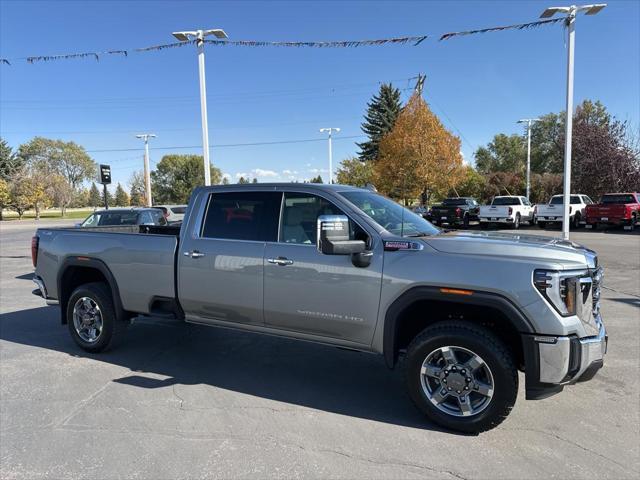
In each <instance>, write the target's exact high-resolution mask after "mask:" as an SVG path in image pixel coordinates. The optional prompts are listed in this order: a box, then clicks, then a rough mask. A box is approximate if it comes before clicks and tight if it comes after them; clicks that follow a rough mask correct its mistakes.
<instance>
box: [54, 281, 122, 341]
mask: <svg viewBox="0 0 640 480" xmlns="http://www.w3.org/2000/svg"><path fill="white" fill-rule="evenodd" d="M66 314H67V325H68V327H69V333H70V334H71V338H73V341H74V342H76V344H77V345H78V346H79V347H80V348H82V349H83V350H85V351H87V352H91V353H96V352H102V351H104V350H107V349H108V348H111V347H113V346H114V345H115V344H116V342H117V341H118V340H119V339H120V338H121V337H122V335H123V334H124V331H125V330H126V326H127V323H126V322H124V321H119V320H118V319H117V317H116V314H115V308H114V306H113V299H112V298H111V291H110V290H109V288H108V287H107V285H105V284H104V283H100V282H93V283H87V284H84V285H80V286H79V287H78V288H76V289H75V290H74V291H73V293H72V294H71V297H70V298H69V302H68V303H67V311H66Z"/></svg>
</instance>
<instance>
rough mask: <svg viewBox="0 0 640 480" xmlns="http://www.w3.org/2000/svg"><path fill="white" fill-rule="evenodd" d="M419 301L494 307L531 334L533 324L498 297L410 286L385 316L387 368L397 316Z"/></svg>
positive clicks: (392, 355)
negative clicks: (457, 293)
mask: <svg viewBox="0 0 640 480" xmlns="http://www.w3.org/2000/svg"><path fill="white" fill-rule="evenodd" d="M420 300H436V301H441V302H447V303H452V304H463V305H476V306H481V307H491V308H495V309H496V310H498V311H500V312H501V313H502V314H503V315H504V316H505V317H506V318H507V319H508V320H509V322H511V324H512V325H513V326H514V327H515V329H516V330H517V331H518V332H520V333H521V334H523V333H524V334H526V333H535V330H534V328H533V325H532V324H531V322H530V321H529V320H528V319H527V317H526V316H525V315H524V314H523V313H522V311H521V310H520V309H519V308H518V307H516V305H514V304H513V302H511V301H510V300H509V299H507V298H506V297H504V296H502V295H499V294H496V293H489V292H481V291H476V290H474V291H473V295H451V294H447V293H442V292H441V291H440V287H413V288H411V289H409V290H407V291H406V292H404V293H403V294H402V295H400V296H399V297H398V298H397V299H396V300H394V301H393V303H392V304H391V305H390V306H389V308H388V309H387V311H386V313H385V317H384V338H383V353H384V359H385V363H386V364H387V366H388V367H389V368H393V367H394V366H395V364H396V362H397V360H398V349H397V333H398V328H399V326H400V325H399V322H398V319H399V318H400V314H401V313H402V312H403V311H404V310H405V309H406V308H407V307H409V306H410V305H411V304H413V303H414V302H417V301H420Z"/></svg>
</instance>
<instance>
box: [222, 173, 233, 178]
mask: <svg viewBox="0 0 640 480" xmlns="http://www.w3.org/2000/svg"><path fill="white" fill-rule="evenodd" d="M222 178H226V179H227V180H231V174H230V173H223V174H222Z"/></svg>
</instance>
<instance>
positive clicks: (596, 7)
mask: <svg viewBox="0 0 640 480" xmlns="http://www.w3.org/2000/svg"><path fill="white" fill-rule="evenodd" d="M606 6H607V4H606V3H597V4H593V5H580V6H576V5H571V6H570V7H549V8H547V9H546V10H545V11H544V12H542V15H540V18H550V17H553V16H554V15H555V14H556V13H560V14H566V16H567V19H566V25H567V30H568V36H569V42H568V45H567V108H566V121H565V124H566V130H565V137H564V192H563V193H564V199H563V201H562V203H563V215H562V238H563V239H564V240H569V198H570V195H571V133H572V129H573V52H574V45H575V21H576V15H577V14H578V13H579V12H584V13H585V14H587V15H595V14H596V13H598V12H599V11H600V10H602V9H603V8H604V7H606Z"/></svg>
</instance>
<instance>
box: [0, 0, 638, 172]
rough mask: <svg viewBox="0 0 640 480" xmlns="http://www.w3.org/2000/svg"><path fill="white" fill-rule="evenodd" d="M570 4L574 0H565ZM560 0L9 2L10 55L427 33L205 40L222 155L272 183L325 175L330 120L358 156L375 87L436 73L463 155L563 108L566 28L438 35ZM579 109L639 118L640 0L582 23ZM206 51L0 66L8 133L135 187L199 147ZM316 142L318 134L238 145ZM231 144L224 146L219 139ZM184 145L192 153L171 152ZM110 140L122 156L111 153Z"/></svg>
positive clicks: (0, 119)
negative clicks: (314, 45)
mask: <svg viewBox="0 0 640 480" xmlns="http://www.w3.org/2000/svg"><path fill="white" fill-rule="evenodd" d="M559 3H560V4H563V3H562V2H559ZM551 4H554V5H555V3H554V2H551V1H542V2H538V1H518V2H516V1H509V2H507V1H503V2H497V1H496V2H492V1H466V2H455V1H449V2H400V1H396V2H364V1H363V2H346V1H335V2H332V1H326V0H325V1H321V2H316V1H313V2H311V1H309V2H307V1H297V2H275V1H274V2H267V1H264V2H242V1H235V2H191V1H180V2H177V1H137V2H136V1H105V2H98V1H86V2H81V1H76V2H65V1H56V2H53V1H49V2H38V1H6V0H0V57H2V58H8V59H16V58H19V57H26V56H30V55H49V54H62V53H74V52H90V51H104V50H110V49H129V48H136V47H144V46H149V45H157V44H161V43H169V42H172V41H173V37H172V36H171V32H172V31H175V30H187V29H196V28H224V29H225V30H226V32H227V33H228V35H229V37H230V38H231V39H234V40H273V41H276V40H301V41H302V40H350V39H370V38H384V37H394V36H403V35H422V34H427V35H429V36H430V38H429V39H427V40H425V41H424V42H423V43H422V44H420V45H419V46H417V47H412V46H382V47H360V48H355V49H353V48H349V49H347V48H345V49H309V48H274V47H271V48H243V47H215V46H210V47H208V48H207V70H206V73H207V88H208V98H209V101H208V107H209V132H210V143H211V144H212V145H213V147H212V149H211V159H212V162H213V164H214V165H216V166H218V167H220V168H221V169H222V171H223V172H225V173H227V174H229V175H231V177H232V179H233V181H235V178H236V175H238V174H246V175H248V176H250V177H253V176H257V177H258V178H259V180H261V181H267V180H288V179H307V178H310V177H312V176H314V175H315V174H317V173H318V172H320V173H321V175H322V176H323V177H324V178H325V179H326V178H327V173H326V170H327V167H328V161H327V145H326V141H320V140H321V139H322V138H323V136H322V135H321V134H320V133H319V132H318V129H319V128H321V127H329V126H332V127H340V128H341V129H342V131H341V132H340V134H338V135H337V137H336V141H335V142H334V165H335V164H337V163H338V162H339V160H341V159H343V158H345V157H347V156H350V155H354V154H356V152H357V147H356V145H355V143H354V142H355V141H359V140H360V139H354V138H344V139H342V140H341V139H340V137H353V136H356V135H361V131H360V122H361V120H362V115H363V113H364V111H365V108H366V103H367V101H368V100H369V99H370V97H371V95H372V94H374V93H375V92H376V91H377V89H378V86H379V82H382V81H389V80H392V81H393V83H394V84H395V85H396V86H397V87H398V88H400V89H402V90H403V99H406V97H407V96H408V95H409V93H410V87H411V86H412V85H413V82H414V81H413V80H409V79H410V78H411V77H415V76H416V75H417V74H418V73H419V72H423V73H425V74H426V75H427V81H426V86H425V97H426V99H427V101H428V102H429V103H430V105H431V107H432V108H433V110H434V111H435V113H436V114H438V115H439V116H440V117H441V119H442V121H443V123H444V124H445V125H446V126H447V127H448V128H450V129H451V130H452V131H453V132H454V133H456V134H458V135H462V137H463V138H462V152H463V154H464V156H465V158H466V159H467V160H471V159H472V155H473V151H474V150H475V149H476V148H477V147H478V146H480V145H483V144H485V143H487V142H488V141H490V140H491V138H492V136H493V135H494V134H495V133H497V132H507V133H510V132H519V131H521V128H520V127H519V126H518V125H516V123H515V121H516V120H518V119H519V118H522V117H529V116H531V117H533V116H536V115H541V114H544V113H548V112H551V111H554V112H557V111H560V110H562V109H563V108H564V101H565V100H564V99H565V78H566V77H565V76H566V48H565V37H566V36H565V34H564V30H563V28H562V27H561V26H559V25H554V26H548V27H542V28H539V29H537V30H531V31H522V32H520V31H513V32H499V33H491V34H485V35H476V36H469V37H460V38H454V39H451V40H448V41H445V42H438V41H437V38H438V36H439V34H442V33H445V32H449V31H459V30H466V29H473V28H482V27H489V26H495V25H502V24H510V23H521V22H528V21H533V20H535V19H537V18H538V16H539V15H540V13H541V12H542V10H544V8H545V7H547V6H550V5H551ZM576 32H577V33H576V73H575V75H576V82H575V97H576V103H577V102H579V101H581V100H582V99H585V98H591V99H600V100H601V101H602V102H604V104H605V105H606V106H607V107H608V108H609V109H610V111H611V112H612V113H613V114H615V115H616V116H617V117H618V118H620V119H624V120H629V121H630V122H631V124H632V125H633V127H634V128H636V129H637V128H638V125H639V124H640V2H638V1H610V2H609V6H608V7H607V8H606V9H604V10H603V11H602V12H601V13H600V14H598V15H597V16H595V17H585V16H584V15H582V16H580V18H579V19H578V23H577V29H576ZM200 128H201V127H200V104H199V90H198V71H197V59H196V52H195V47H186V48H181V49H174V50H166V51H162V52H150V53H144V54H132V55H130V56H129V57H128V58H124V57H120V56H112V57H103V58H101V60H100V61H99V62H96V61H95V60H92V59H79V60H63V61H62V60H61V61H56V62H41V63H36V64H32V65H30V64H27V63H26V62H24V61H21V60H12V65H11V66H6V65H2V66H0V135H1V136H2V137H3V138H6V139H7V140H8V141H9V143H10V144H11V145H13V146H17V145H19V144H20V143H22V142H24V141H27V140H29V139H30V138H32V137H33V136H34V135H42V136H47V137H52V138H62V139H65V140H74V141H76V142H78V143H80V144H82V145H83V146H84V147H85V148H86V149H87V150H88V151H89V152H90V154H91V155H92V157H93V158H94V159H95V160H96V161H97V162H99V163H108V164H111V166H112V171H113V179H114V181H115V182H118V181H120V182H122V183H123V184H125V183H126V182H127V181H128V179H129V177H130V175H131V173H132V172H133V171H134V170H139V169H141V168H142V143H141V141H140V140H137V139H136V138H135V137H134V134H136V133H140V132H153V133H155V134H157V135H158V137H157V138H156V139H154V140H152V143H151V146H152V147H153V149H152V150H151V160H152V164H155V163H157V161H159V160H160V158H161V156H162V155H163V154H167V153H200V152H201V150H200V149H199V148H198V147H197V146H198V145H200V144H201V130H200ZM306 139H318V140H319V141H316V142H301V143H276V144H272V145H256V146H246V145H245V146H230V145H236V144H244V143H261V142H281V141H289V140H306ZM218 145H226V146H218ZM175 146H196V148H183V149H162V148H164V147H175ZM101 150H125V151H120V152H113V151H111V152H104V151H102V152H101Z"/></svg>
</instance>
